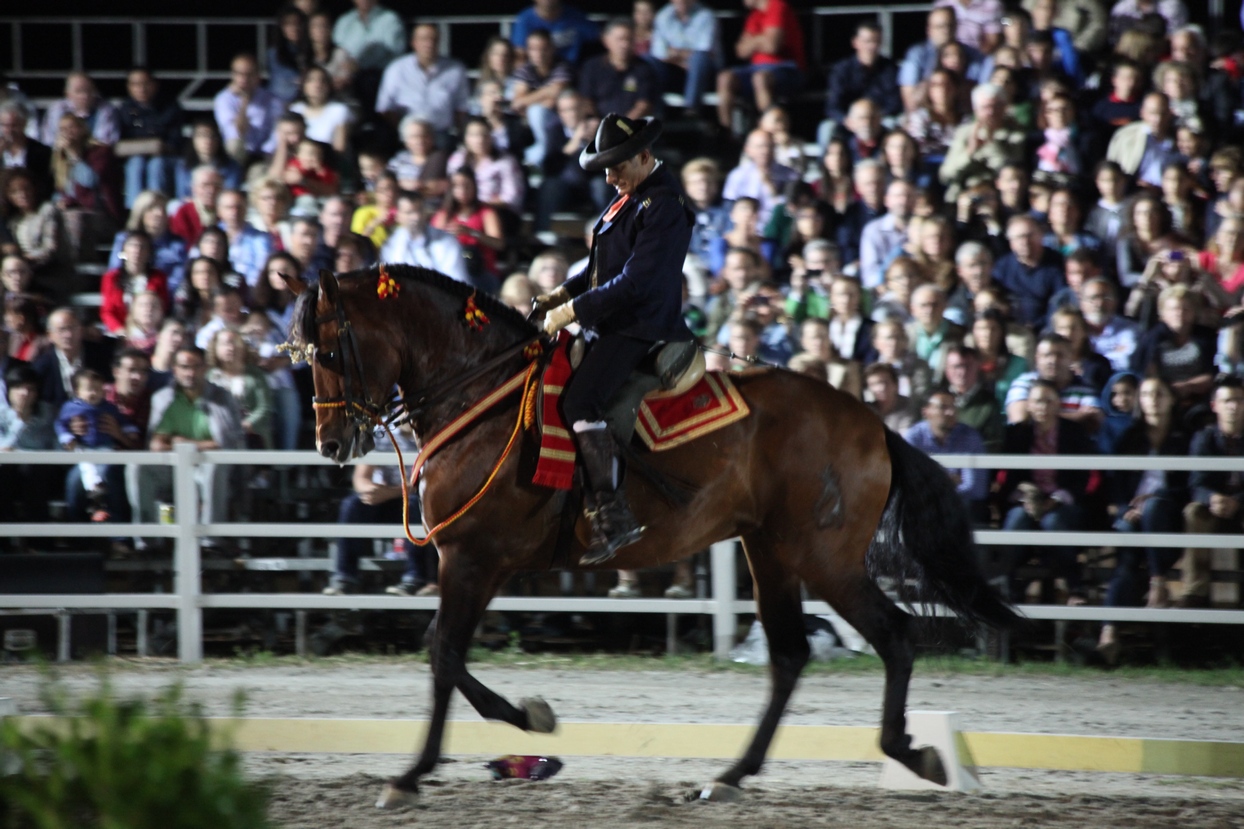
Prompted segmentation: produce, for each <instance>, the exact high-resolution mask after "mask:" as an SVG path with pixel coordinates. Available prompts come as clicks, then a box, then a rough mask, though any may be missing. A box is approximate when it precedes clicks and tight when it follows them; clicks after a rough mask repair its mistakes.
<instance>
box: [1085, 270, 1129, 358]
mask: <svg viewBox="0 0 1244 829" xmlns="http://www.w3.org/2000/svg"><path fill="white" fill-rule="evenodd" d="M1118 307H1119V301H1118V298H1117V293H1116V288H1115V287H1114V283H1113V282H1111V281H1110V280H1109V279H1106V278H1105V277H1104V276H1094V277H1092V278H1091V279H1088V280H1087V281H1086V282H1085V283H1084V288H1083V290H1082V293H1081V295H1080V309H1081V311H1082V312H1083V314H1084V324H1085V327H1086V329H1087V331H1088V337H1089V342H1090V343H1091V344H1092V348H1093V350H1094V351H1095V352H1097V353H1098V354H1100V355H1102V356H1103V357H1105V358H1106V359H1107V360H1109V361H1110V366H1111V368H1113V369H1114V370H1115V371H1124V370H1126V369H1127V367H1128V366H1129V365H1131V359H1132V353H1133V352H1135V351H1136V344H1137V342H1138V341H1139V339H1140V335H1141V331H1140V326H1138V325H1137V324H1136V323H1134V322H1132V321H1131V320H1129V319H1127V318H1126V317H1121V316H1119V314H1118V313H1117V310H1118Z"/></svg>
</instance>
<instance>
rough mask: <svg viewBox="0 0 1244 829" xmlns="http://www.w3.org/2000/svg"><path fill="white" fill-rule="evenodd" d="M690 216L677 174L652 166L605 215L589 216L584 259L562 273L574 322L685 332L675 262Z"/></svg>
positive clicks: (687, 239) (682, 255)
mask: <svg viewBox="0 0 1244 829" xmlns="http://www.w3.org/2000/svg"><path fill="white" fill-rule="evenodd" d="M614 201H615V202H616V201H617V199H616V198H615V199H614ZM610 207H612V203H611V204H610ZM608 212H609V211H608V210H606V211H605V213H606V214H607V213H608ZM694 224H695V215H694V214H693V213H692V212H691V209H690V207H689V205H688V201H687V198H686V197H685V196H684V195H683V193H682V189H681V188H680V187H679V185H678V181H677V180H676V179H675V178H674V176H673V174H672V173H670V172H669V169H668V168H667V167H666V166H665V165H661V166H660V167H657V169H655V170H654V171H653V172H652V173H651V174H650V175H649V176H648V177H647V178H646V179H644V180H643V181H642V182H640V184H639V186H638V187H636V188H635V192H634V193H633V194H631V198H630V201H629V202H628V203H627V204H626V205H624V206H623V207H622V209H621V210H619V211H618V214H617V215H616V216H614V217H613V220H612V221H608V222H606V221H605V220H604V216H603V215H602V216H601V218H600V219H599V220H598V221H597V222H596V229H595V236H594V237H593V242H592V253H591V256H590V257H589V258H588V263H587V267H586V268H584V269H583V270H582V271H580V272H579V273H577V274H575V275H574V276H572V277H571V278H570V279H568V280H567V281H566V290H567V291H569V292H570V295H571V296H572V297H574V298H575V300H574V310H575V316H576V317H577V318H578V320H579V324H580V325H582V326H583V327H584V328H586V329H591V330H593V331H595V332H596V333H598V334H623V335H626V336H628V337H635V338H637V339H641V340H648V341H651V342H656V341H658V340H667V341H671V342H673V341H685V340H690V339H692V335H691V331H690V330H688V328H687V325H686V323H684V322H683V317H682V279H683V277H682V266H683V261H684V260H685V259H686V257H687V247H688V245H690V244H691V229H692V227H693V226H694Z"/></svg>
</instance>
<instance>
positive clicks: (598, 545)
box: [579, 492, 645, 566]
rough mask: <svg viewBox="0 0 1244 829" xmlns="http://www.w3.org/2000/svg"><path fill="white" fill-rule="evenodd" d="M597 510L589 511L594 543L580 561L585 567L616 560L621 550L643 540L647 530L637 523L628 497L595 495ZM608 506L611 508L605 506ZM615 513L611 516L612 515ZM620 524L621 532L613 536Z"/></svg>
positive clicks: (617, 494) (613, 494) (615, 493)
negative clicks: (614, 527)
mask: <svg viewBox="0 0 1244 829" xmlns="http://www.w3.org/2000/svg"><path fill="white" fill-rule="evenodd" d="M594 497H595V500H596V509H593V510H587V517H588V520H589V521H590V522H591V524H592V543H591V546H590V547H589V548H588V551H587V552H586V553H584V555H583V557H582V558H580V559H579V563H580V564H582V565H588V566H590V565H595V564H603V563H604V562H606V561H608V560H609V559H611V558H613V557H614V555H615V554H616V553H617V551H618V550H620V549H622V548H623V547H626V546H628V545H630V544H634V543H635V542H636V541H639V539H640V538H642V537H643V534H644V529H645V528H644V527H643V526H641V525H640V524H639V522H638V521H636V520H635V516H634V514H633V513H631V509H630V505H629V504H627V503H626V500H625V498H626V496H625V495H623V494H622V493H621V492H609V493H599V492H598V493H594ZM606 504H608V506H606ZM611 513H612V514H611ZM615 522H617V523H618V524H620V525H622V528H623V529H622V530H621V532H618V533H616V534H613V535H611V534H610V532H609V530H610V529H612V527H613V525H614V524H615Z"/></svg>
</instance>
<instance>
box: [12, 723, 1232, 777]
mask: <svg viewBox="0 0 1244 829" xmlns="http://www.w3.org/2000/svg"><path fill="white" fill-rule="evenodd" d="M49 719H50V718H48V717H40V716H33V717H14V718H13V720H14V721H16V722H17V723H18V724H19V726H21V725H26V726H32V725H35V724H37V723H41V724H46V723H47V722H48V720H49ZM211 722H212V724H213V727H214V728H215V729H216V730H218V731H219V732H220V733H221V734H222V735H228V736H229V738H230V741H231V743H232V744H233V746H234V747H235V748H237V749H239V750H241V751H267V752H280V753H287V754H338V753H340V754H412V753H413V752H414V751H415V749H416V748H417V747H418V746H420V745H422V743H423V735H424V732H425V729H426V727H427V723H426V722H425V721H422V720H375V719H315V718H299V719H265V718H254V717H246V718H242V719H223V718H222V719H213V720H212V721H211ZM752 731H753V726H750V725H725V724H709V723H701V724H687V723H587V722H564V723H561V724H560V725H559V726H558V731H557V733H556V734H552V735H547V734H526V733H523V732H521V731H518V730H516V729H514V728H512V727H511V726H508V725H503V724H500V723H489V722H465V721H456V722H455V721H451V722H450V723H449V724H448V726H447V729H446V744H445V753H446V754H467V755H473V754H483V755H496V754H539V755H549V754H556V755H561V756H581V757H608V756H613V757H675V758H677V757H690V758H720V759H728V758H733V757H737V756H738V755H739V754H741V753H742V751H743V749H744V747H745V746H746V745H747V741H748V740H749V739H750V737H751V735H752ZM961 737H962V739H963V748H964V749H965V750H966V751H965V754H966V755H967V757H965V760H967V762H970V763H974V764H975V765H976V766H977V767H985V768H997V767H1007V768H1029V769H1050V770H1059V771H1101V772H1131V773H1146V774H1173V775H1189V776H1206V777H1234V778H1244V742H1216V741H1210V740H1170V739H1145V738H1137V737H1090V736H1075V735H1066V734H1012V733H996V732H963V733H962V734H961ZM769 757H770V758H772V759H776V760H844V761H856V762H859V761H866V762H867V761H873V762H880V761H882V760H883V759H884V757H883V756H882V754H881V752H880V750H879V749H878V748H877V729H876V728H874V727H862V726H860V727H856V726H832V725H786V726H782V727H781V728H779V729H778V733H777V738H776V739H775V740H774V743H773V748H772V750H771V751H770V753H769Z"/></svg>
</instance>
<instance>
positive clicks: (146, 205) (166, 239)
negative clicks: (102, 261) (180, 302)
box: [108, 190, 186, 291]
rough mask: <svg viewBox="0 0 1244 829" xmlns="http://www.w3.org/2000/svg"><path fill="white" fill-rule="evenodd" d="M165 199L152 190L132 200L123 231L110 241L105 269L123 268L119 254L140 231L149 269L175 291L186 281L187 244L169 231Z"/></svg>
mask: <svg viewBox="0 0 1244 829" xmlns="http://www.w3.org/2000/svg"><path fill="white" fill-rule="evenodd" d="M167 208H168V196H165V195H164V194H163V193H157V192H156V191H154V190H144V191H143V192H141V193H139V194H138V198H137V199H135V200H134V205H133V206H132V207H131V208H130V217H129V219H128V220H127V221H126V223H125V227H124V228H123V229H122V230H120V231H118V232H117V235H116V236H115V237H114V238H113V240H112V252H111V253H109V254H108V267H109V269H112V268H119V267H121V265H122V260H121V254H122V250H123V248H124V246H125V240H126V239H128V238H129V235H130V234H131V233H132V232H134V231H136V230H141V231H143V232H144V233H146V234H147V237H148V238H149V239H150V240H151V265H152V267H154V268H155V269H156V270H160V271H163V272H164V274H165V275H166V276H167V277H168V286H169V290H170V291H174V290H176V289H177V286H178V285H180V284H181V281H182V279H183V278H185V270H186V242H185V240H184V239H182V238H181V237H180V236H175V235H174V234H173V233H172V231H170V230H169V218H168V209H167Z"/></svg>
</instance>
